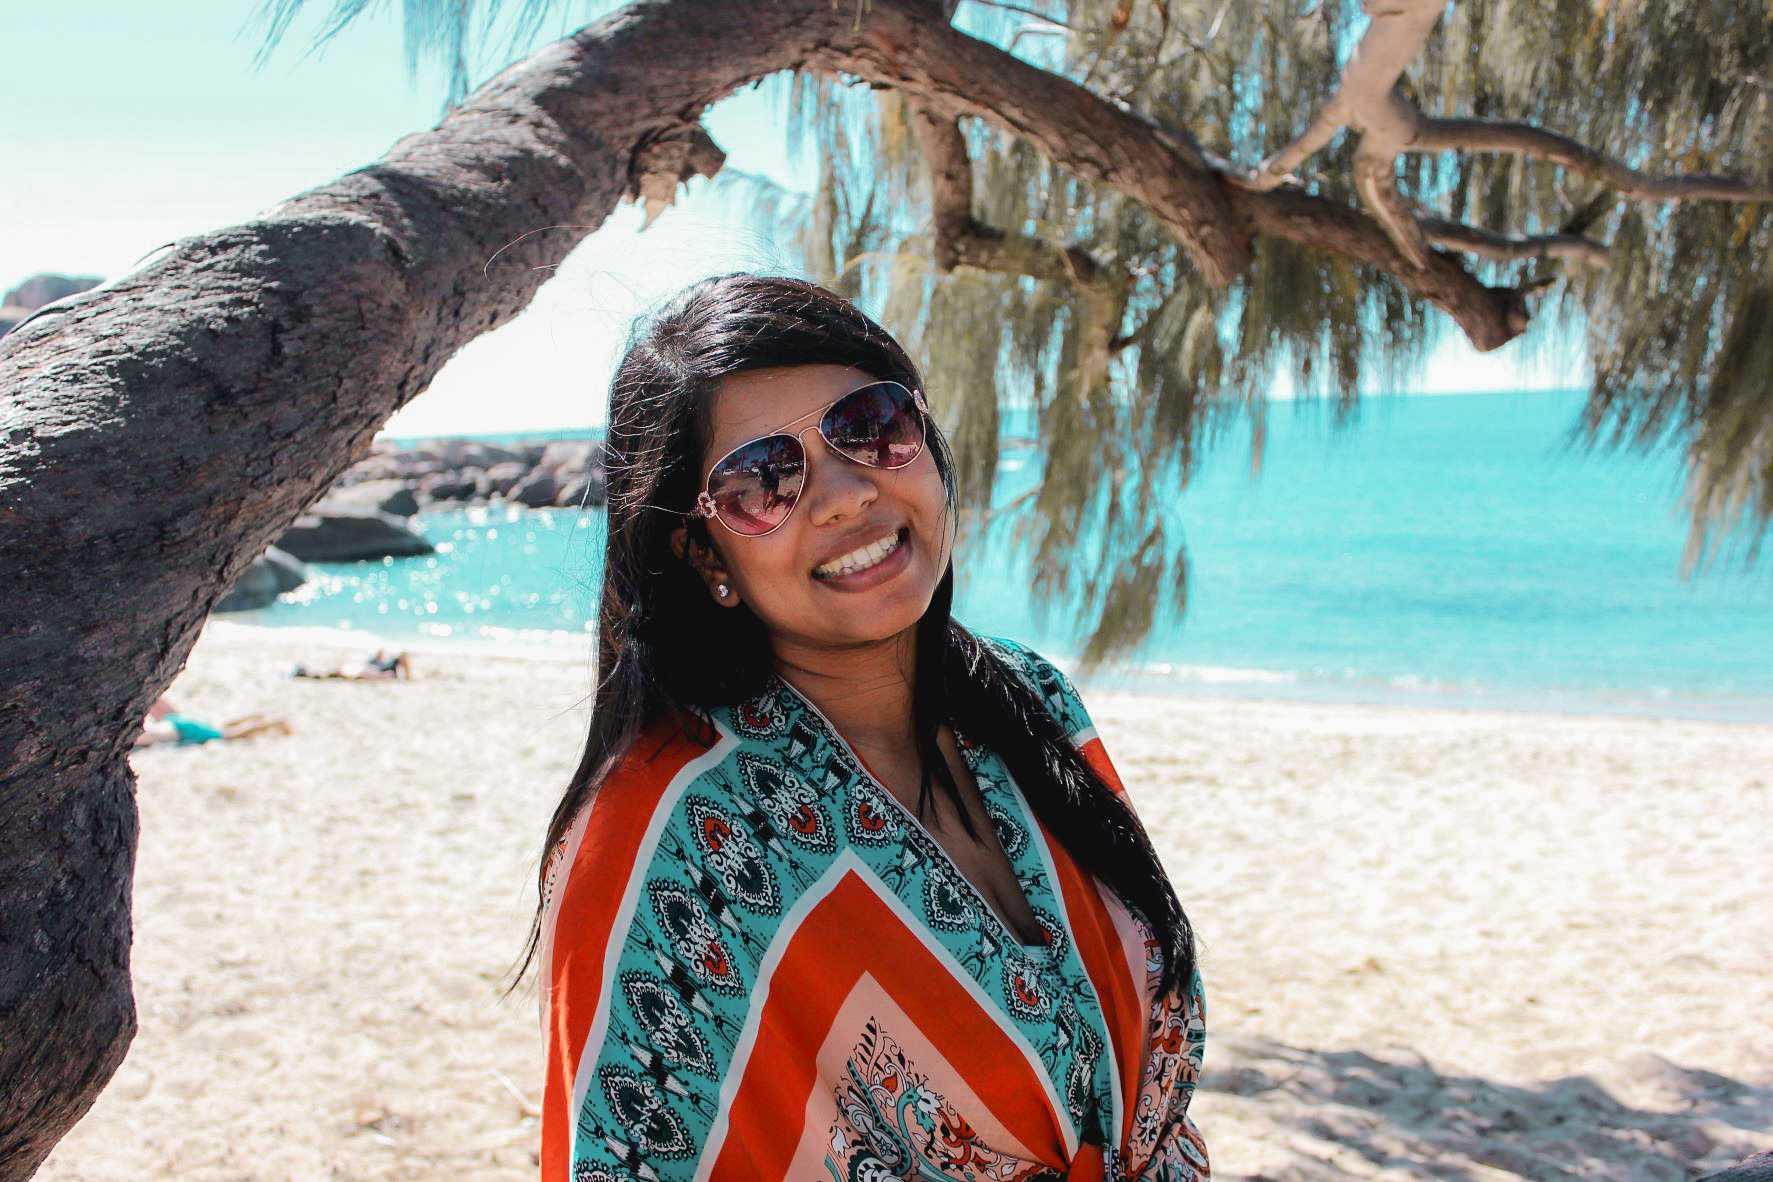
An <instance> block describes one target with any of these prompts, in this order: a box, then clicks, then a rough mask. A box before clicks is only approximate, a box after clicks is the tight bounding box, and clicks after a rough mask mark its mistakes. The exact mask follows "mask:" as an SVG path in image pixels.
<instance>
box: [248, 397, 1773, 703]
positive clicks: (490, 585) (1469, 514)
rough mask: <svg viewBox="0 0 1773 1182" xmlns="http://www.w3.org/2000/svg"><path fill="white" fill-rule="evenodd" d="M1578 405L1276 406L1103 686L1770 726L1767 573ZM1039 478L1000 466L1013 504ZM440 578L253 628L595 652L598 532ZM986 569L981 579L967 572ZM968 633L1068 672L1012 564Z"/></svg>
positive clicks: (483, 545)
mask: <svg viewBox="0 0 1773 1182" xmlns="http://www.w3.org/2000/svg"><path fill="white" fill-rule="evenodd" d="M1580 404H1581V396H1580V394H1578V393H1573V392H1564V393H1550V394H1482V395H1461V396H1443V397H1405V398H1391V399H1384V400H1378V401H1371V402H1369V403H1368V404H1367V405H1366V407H1365V408H1364V409H1363V412H1362V417H1361V420H1360V422H1359V423H1357V424H1356V425H1355V426H1354V427H1353V428H1352V429H1350V430H1348V431H1345V432H1340V433H1338V432H1333V431H1332V430H1331V429H1330V427H1329V426H1328V419H1327V414H1326V413H1325V412H1324V411H1323V410H1322V409H1321V408H1316V407H1306V408H1305V409H1304V410H1303V413H1300V414H1295V411H1294V409H1293V407H1292V406H1291V405H1289V404H1275V406H1274V408H1273V410H1272V411H1271V413H1270V417H1269V437H1268V446H1267V449H1266V454H1265V457H1264V461H1263V471H1262V473H1261V475H1260V476H1258V477H1256V478H1255V479H1251V477H1250V475H1249V453H1248V449H1247V445H1246V443H1245V442H1244V440H1243V439H1242V438H1241V437H1238V436H1233V437H1231V439H1230V441H1229V442H1228V443H1226V444H1225V445H1223V446H1221V447H1220V448H1219V449H1218V451H1217V452H1216V453H1215V454H1214V455H1213V456H1211V457H1210V458H1209V459H1208V460H1207V461H1206V463H1205V464H1204V465H1203V468H1202V471H1201V472H1200V473H1199V474H1198V475H1197V476H1196V478H1195V481H1194V482H1193V484H1192V485H1191V486H1190V487H1189V488H1188V489H1186V490H1185V491H1183V492H1182V493H1181V494H1180V495H1179V496H1178V497H1177V500H1176V503H1175V513H1176V519H1177V521H1178V523H1179V524H1180V527H1181V529H1182V531H1183V533H1184V536H1185V537H1186V541H1187V546H1188V550H1189V556H1190V563H1191V573H1190V584H1189V606H1188V611H1187V614H1186V616H1185V618H1183V619H1182V620H1181V621H1179V622H1177V621H1174V620H1171V621H1168V622H1166V623H1165V625H1164V626H1163V627H1162V628H1160V630H1159V631H1158V632H1157V633H1156V634H1154V636H1153V637H1152V638H1151V639H1150V640H1149V641H1148V642H1147V643H1146V644H1145V645H1144V646H1143V647H1142V648H1141V649H1140V651H1139V653H1138V654H1137V664H1136V666H1135V667H1134V668H1132V669H1131V670H1129V671H1122V672H1119V673H1116V674H1113V675H1104V676H1103V677H1102V678H1100V679H1099V680H1098V681H1096V682H1094V683H1092V684H1094V685H1098V686H1102V687H1104V688H1122V689H1131V690H1135V691H1155V692H1169V693H1199V694H1210V695H1221V696H1249V697H1286V698H1298V699H1311V700H1335V701H1374V702H1406V703H1421V704H1431V703H1432V704H1439V705H1456V706H1497V707H1509V708H1528V709H1539V710H1567V711H1575V712H1600V713H1615V712H1617V713H1634V714H1652V715H1663V716H1670V717H1704V718H1723V719H1755V720H1773V661H1769V660H1768V657H1769V655H1773V567H1763V568H1756V569H1752V570H1748V571H1744V570H1742V569H1740V567H1739V566H1737V565H1731V566H1728V567H1725V566H1724V565H1723V564H1718V565H1717V566H1716V567H1715V568H1714V569H1712V570H1710V571H1707V572H1704V573H1701V574H1699V575H1697V576H1696V577H1694V578H1693V579H1691V580H1683V579H1682V578H1681V577H1680V574H1679V568H1680V559H1681V553H1682V548H1683V545H1684V542H1685V537H1686V521H1685V517H1684V513H1683V511H1682V510H1681V508H1680V506H1679V493H1680V470H1681V469H1680V460H1679V457H1678V455H1677V454H1675V453H1674V452H1672V451H1670V452H1667V453H1664V454H1661V455H1657V456H1652V457H1642V456H1632V455H1623V454H1615V453H1592V454H1591V453H1585V452H1581V451H1571V452H1566V451H1564V450H1563V449H1562V446H1561V442H1562V436H1563V433H1564V431H1565V429H1566V428H1567V427H1568V426H1569V424H1570V423H1571V422H1572V421H1573V420H1574V417H1575V414H1576V411H1577V408H1578V407H1579V406H1580ZM1036 476H1038V467H1037V464H1036V457H1035V456H1034V454H1033V453H1032V452H1028V451H1020V452H1010V453H1007V455H1006V459H1005V463H1004V464H1003V466H1002V468H1001V469H1000V472H999V488H998V491H997V495H998V497H999V499H1000V500H1001V499H1007V498H1009V497H1012V496H1014V495H1015V494H1016V493H1017V492H1018V491H1019V490H1020V489H1022V488H1026V487H1027V486H1028V485H1029V483H1030V482H1031V481H1032V480H1033V479H1034V478H1035V477H1036ZM419 525H420V527H421V528H422V529H423V530H424V532H425V534H426V535H427V536H428V537H429V538H431V539H432V541H433V542H435V543H436V544H437V546H438V550H439V552H438V553H437V554H436V555H434V556H431V557H426V558H411V559H389V560H384V561H383V562H380V563H369V564H317V565H316V566H315V568H314V569H315V572H316V574H317V576H318V577H317V579H316V580H315V582H314V583H312V584H310V585H309V586H307V587H304V588H302V589H301V590H300V591H297V592H295V593H293V594H291V595H288V596H285V597H284V598H283V599H282V600H280V601H279V602H278V603H277V604H275V605H273V606H272V607H270V608H268V609H265V610H264V611H260V612H251V613H242V614H238V615H235V616H232V617H230V618H233V619H237V620H251V621H255V622H259V623H263V624H266V625H271V626H284V625H303V626H316V625H321V626H327V627H342V628H349V629H352V630H357V631H363V632H372V633H374V634H376V635H377V636H379V637H382V638H386V639H388V640H391V641H395V642H397V643H403V644H405V643H413V644H439V643H446V644H451V645H456V644H496V645H537V644H539V645H547V646H550V647H553V648H557V649H558V648H561V647H566V648H568V649H572V650H574V651H580V652H586V653H588V651H589V643H590V642H589V635H588V633H589V629H590V621H591V620H592V619H593V617H594V613H595V593H596V587H597V566H598V564H599V562H600V560H601V552H602V526H603V519H602V515H601V513H600V512H597V511H588V512H585V513H583V514H581V513H579V512H577V511H574V510H547V511H519V510H508V509H505V508H503V507H500V508H496V509H491V510H482V511H469V512H459V511H458V512H451V513H437V514H429V515H426V516H424V517H422V518H420V520H419ZM969 557H971V558H973V559H974V561H972V562H971V563H970V564H969V563H968V562H967V559H968V558H969ZM957 567H958V569H960V570H962V571H963V578H962V582H961V587H960V594H959V596H958V597H957V603H956V608H955V614H956V615H957V616H958V617H959V618H960V619H961V620H962V621H964V622H966V623H968V624H970V625H973V626H975V627H977V628H980V629H981V630H983V631H986V632H990V633H997V634H1007V635H1012V636H1016V637H1020V638H1023V639H1025V640H1027V641H1029V642H1030V643H1032V644H1034V645H1035V646H1036V647H1037V648H1040V649H1041V650H1042V651H1044V652H1046V653H1048V655H1050V656H1053V657H1055V658H1056V659H1058V660H1060V661H1061V663H1064V662H1065V661H1067V659H1068V658H1069V657H1070V656H1071V655H1072V654H1074V653H1075V652H1077V650H1078V648H1079V642H1080V640H1081V637H1080V636H1079V635H1078V634H1077V633H1076V632H1075V630H1068V628H1067V622H1066V621H1067V613H1066V612H1065V611H1064V610H1057V611H1052V612H1050V613H1049V614H1048V616H1047V617H1046V619H1045V620H1044V622H1043V620H1042V619H1041V617H1040V615H1039V613H1037V612H1036V611H1035V610H1034V605H1033V604H1032V603H1031V602H1030V601H1029V592H1028V587H1029V585H1030V580H1029V578H1028V577H1027V575H1026V574H1025V573H1024V570H1023V569H1022V568H1021V566H1020V564H1019V563H1017V562H1015V561H1013V560H1004V559H1001V558H993V559H991V560H990V561H982V560H981V559H980V556H977V555H967V554H964V553H963V554H962V555H960V556H959V558H958V559H957Z"/></svg>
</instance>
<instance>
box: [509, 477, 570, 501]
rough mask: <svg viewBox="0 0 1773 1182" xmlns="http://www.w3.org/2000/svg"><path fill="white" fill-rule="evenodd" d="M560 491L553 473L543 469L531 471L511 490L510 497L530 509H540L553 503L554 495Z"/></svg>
mask: <svg viewBox="0 0 1773 1182" xmlns="http://www.w3.org/2000/svg"><path fill="white" fill-rule="evenodd" d="M559 492H560V485H559V482H557V481H556V480H555V479H554V477H553V475H552V474H550V473H548V472H544V471H540V470H538V471H535V472H531V473H530V474H529V475H528V476H526V477H524V478H523V480H522V481H521V482H519V483H518V484H517V486H516V487H515V488H513V489H512V490H511V499H512V500H513V501H516V502H518V503H519V504H522V505H528V506H529V507H530V508H531V509H540V508H543V507H544V506H547V505H552V504H553V503H554V498H555V496H556V495H557V494H558V493H559Z"/></svg>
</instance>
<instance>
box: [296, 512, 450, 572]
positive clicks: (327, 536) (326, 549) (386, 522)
mask: <svg viewBox="0 0 1773 1182" xmlns="http://www.w3.org/2000/svg"><path fill="white" fill-rule="evenodd" d="M277 546H278V548H279V549H281V550H285V551H288V552H289V553H290V554H293V555H295V556H296V557H297V558H300V559H302V560H303V561H304V562H358V561H362V560H365V559H371V558H386V557H389V556H392V557H395V558H403V557H407V556H409V555H414V554H430V553H432V552H433V547H432V545H431V543H430V542H427V541H426V540H425V539H424V537H423V536H422V535H420V534H418V533H416V532H415V531H413V530H411V529H409V528H407V525H406V523H405V522H404V521H402V520H401V519H400V518H398V517H395V516H394V515H393V514H391V513H379V512H376V511H375V510H361V511H357V512H347V511H343V510H337V511H334V510H328V511H325V512H320V513H305V514H303V515H302V516H300V517H298V518H296V520H295V524H294V525H292V526H290V527H289V528H288V529H287V530H285V531H284V533H283V536H282V537H281V538H279V539H278V540H277Z"/></svg>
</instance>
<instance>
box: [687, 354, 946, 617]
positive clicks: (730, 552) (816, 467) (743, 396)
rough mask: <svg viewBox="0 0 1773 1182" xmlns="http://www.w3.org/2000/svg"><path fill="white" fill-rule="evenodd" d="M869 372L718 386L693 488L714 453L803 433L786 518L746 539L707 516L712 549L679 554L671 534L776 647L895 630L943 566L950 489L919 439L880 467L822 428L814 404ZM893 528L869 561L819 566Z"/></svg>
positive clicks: (740, 380)
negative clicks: (803, 460)
mask: <svg viewBox="0 0 1773 1182" xmlns="http://www.w3.org/2000/svg"><path fill="white" fill-rule="evenodd" d="M876 380H878V379H877V378H876V377H875V376H874V375H872V374H869V373H866V372H864V371H862V370H859V369H856V368H854V367H852V366H843V365H796V366H786V367H779V368H774V369H759V370H749V371H747V372H745V373H740V374H734V375H732V376H731V377H728V378H726V379H724V380H723V381H722V382H721V384H720V387H719V389H718V390H717V391H716V393H715V398H714V406H713V410H712V420H713V437H712V438H711V439H710V441H709V444H708V448H707V450H706V451H704V452H703V453H702V456H701V459H700V463H699V466H698V468H697V471H696V476H697V487H698V488H700V487H701V484H702V480H703V478H705V477H706V476H707V474H708V468H709V467H710V465H712V464H713V462H714V460H716V459H717V458H719V457H720V456H723V455H725V454H726V453H727V452H728V451H730V450H732V449H733V448H734V447H737V446H738V445H739V444H741V443H744V442H745V441H746V440H749V439H755V438H757V437H758V436H760V435H768V434H771V433H772V432H776V431H778V430H780V431H783V432H784V433H793V432H797V431H798V432H801V435H800V441H801V446H802V447H804V448H805V449H806V455H807V472H806V478H805V482H804V484H803V486H802V488H801V492H800V499H799V500H798V501H797V502H796V503H795V505H794V510H793V512H791V513H790V514H789V515H788V519H787V520H786V521H784V522H783V523H782V524H781V525H780V526H778V527H777V528H776V529H775V530H774V531H772V532H771V533H769V534H767V535H764V536H762V537H746V536H744V535H741V534H736V533H734V532H732V531H731V530H729V529H727V528H726V526H724V525H722V524H721V523H720V522H719V521H716V520H714V519H712V518H710V519H709V520H708V522H707V525H708V532H709V534H710V535H711V536H712V537H713V540H714V547H715V552H714V553H713V554H711V555H709V554H704V553H701V552H699V551H698V550H697V549H696V548H694V547H689V548H688V550H687V552H686V548H685V546H686V540H687V539H686V530H685V529H684V528H683V527H681V526H680V527H678V529H677V530H675V531H674V532H673V535H672V543H673V546H674V547H675V548H676V549H677V552H678V553H679V554H680V555H684V556H686V557H688V558H690V559H691V561H692V565H694V566H696V568H697V570H698V572H699V573H700V574H701V575H702V578H703V581H704V582H705V583H706V584H707V586H708V594H709V597H710V598H712V599H713V600H714V602H715V603H717V604H720V605H721V606H728V607H737V606H738V605H739V604H740V603H744V604H747V605H749V606H750V608H751V610H752V611H753V612H754V613H756V615H757V617H758V618H759V619H760V620H762V621H763V623H764V626H765V627H766V628H768V629H769V631H770V634H771V637H772V639H774V640H776V641H777V642H778V643H777V648H778V651H780V649H781V647H782V644H781V642H783V641H787V642H789V643H791V644H794V645H797V646H808V645H811V646H814V647H824V646H842V645H854V644H857V643H867V642H871V641H879V640H883V639H886V638H887V637H891V636H895V635H897V634H898V633H900V632H902V631H904V630H905V629H907V628H910V627H912V626H913V625H915V624H916V623H917V621H918V620H919V619H920V618H922V616H923V613H924V611H925V609H927V608H928V607H929V603H930V599H931V598H932V597H933V596H934V595H935V591H936V585H937V583H939V582H940V581H941V579H942V572H943V571H945V570H946V569H947V568H948V559H949V554H950V553H951V550H952V546H953V535H952V529H951V523H950V521H949V516H948V514H947V512H946V509H947V496H946V493H945V490H944V488H943V485H942V476H941V473H940V472H939V471H938V470H937V468H936V460H935V455H934V452H933V449H932V448H931V447H930V445H929V444H928V442H927V440H926V443H925V446H924V448H923V450H922V451H921V452H919V453H918V456H917V459H915V460H913V461H912V462H911V463H910V464H908V465H906V466H905V467H903V468H897V469H885V468H870V467H868V466H867V465H864V464H859V463H857V462H856V461H854V460H851V459H849V458H848V457H847V456H844V455H841V454H839V453H838V452H834V451H832V450H831V449H830V448H829V447H827V446H826V444H825V439H824V436H822V435H820V434H819V431H818V421H819V416H818V414H817V413H816V412H818V411H819V410H820V409H821V408H822V407H824V406H825V405H826V404H827V403H829V402H831V401H832V400H833V399H835V398H837V397H839V396H840V395H843V394H847V393H849V392H850V391H851V390H854V389H856V388H857V387H859V386H864V385H867V384H868V383H869V382H872V381H876ZM928 429H929V430H930V431H933V430H934V424H930V426H929V428H928ZM895 536H897V538H898V539H899V545H898V550H897V551H895V552H894V553H892V554H889V555H888V556H887V557H886V558H884V559H883V560H881V561H880V562H879V563H878V564H877V565H875V566H874V567H873V568H872V569H869V570H863V571H860V572H857V573H853V574H848V575H839V576H837V577H835V578H834V577H830V576H829V573H828V571H827V572H821V571H820V570H819V568H821V567H826V566H827V564H829V563H831V562H832V560H833V559H837V558H841V557H842V556H844V555H846V554H850V553H851V552H852V551H854V550H857V549H859V548H862V547H867V546H871V545H872V544H873V543H875V542H879V541H881V540H882V539H886V540H887V541H888V543H889V544H891V540H892V539H893V538H894V537H895ZM863 561H867V560H866V559H864V560H863ZM720 583H725V584H726V585H727V586H728V587H729V588H730V589H731V590H730V593H729V594H728V595H727V596H726V598H724V599H722V598H720V597H718V596H717V595H715V593H714V588H715V587H716V586H717V585H718V584H720Z"/></svg>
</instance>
